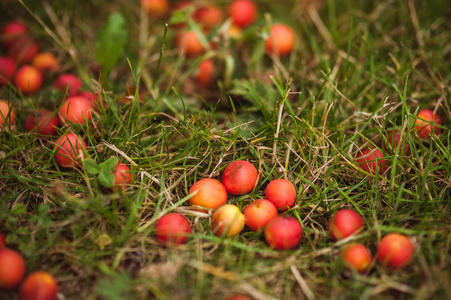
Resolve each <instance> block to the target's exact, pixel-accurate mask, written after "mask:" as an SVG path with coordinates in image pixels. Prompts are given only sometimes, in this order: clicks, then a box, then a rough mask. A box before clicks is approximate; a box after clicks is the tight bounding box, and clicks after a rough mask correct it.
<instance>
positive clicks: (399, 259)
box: [377, 233, 414, 269]
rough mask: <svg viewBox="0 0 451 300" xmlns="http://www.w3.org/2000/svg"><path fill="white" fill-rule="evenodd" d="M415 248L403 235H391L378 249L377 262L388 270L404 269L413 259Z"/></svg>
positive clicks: (386, 237)
mask: <svg viewBox="0 0 451 300" xmlns="http://www.w3.org/2000/svg"><path fill="white" fill-rule="evenodd" d="M413 252H414V247H413V244H412V242H411V241H410V239H409V238H408V237H407V236H405V235H402V234H398V233H389V234H387V235H386V236H385V237H384V238H383V239H382V240H381V242H380V243H379V246H378V247H377V261H378V262H379V263H380V264H381V265H382V266H384V267H386V268H388V269H402V268H404V267H405V266H406V265H407V264H408V263H409V262H410V260H411V259H412V257H413Z"/></svg>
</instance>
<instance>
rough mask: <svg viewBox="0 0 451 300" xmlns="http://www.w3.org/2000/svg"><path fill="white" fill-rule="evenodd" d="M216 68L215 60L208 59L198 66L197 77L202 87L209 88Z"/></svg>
mask: <svg viewBox="0 0 451 300" xmlns="http://www.w3.org/2000/svg"><path fill="white" fill-rule="evenodd" d="M214 71H215V66H214V64H213V60H211V59H206V60H204V61H202V62H201V63H200V64H199V65H198V66H197V75H196V77H195V79H196V81H197V83H198V84H199V85H200V86H202V87H205V88H207V87H209V86H210V85H211V84H212V82H213V79H214Z"/></svg>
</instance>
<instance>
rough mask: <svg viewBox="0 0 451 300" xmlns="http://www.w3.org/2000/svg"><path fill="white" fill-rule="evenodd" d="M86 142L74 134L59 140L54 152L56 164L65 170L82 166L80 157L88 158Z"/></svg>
mask: <svg viewBox="0 0 451 300" xmlns="http://www.w3.org/2000/svg"><path fill="white" fill-rule="evenodd" d="M84 151H86V144H85V142H84V141H83V140H82V139H81V137H79V136H78V135H75V134H73V133H67V134H65V135H62V136H61V137H59V138H58V140H56V142H55V147H54V148H53V152H54V153H55V161H56V163H57V164H58V165H59V166H60V167H63V168H75V167H76V166H77V165H79V164H80V161H79V157H80V156H82V157H83V158H84V157H86V155H85V153H84Z"/></svg>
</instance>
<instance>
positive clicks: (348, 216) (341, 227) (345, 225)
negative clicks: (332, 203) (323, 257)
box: [327, 209, 364, 241]
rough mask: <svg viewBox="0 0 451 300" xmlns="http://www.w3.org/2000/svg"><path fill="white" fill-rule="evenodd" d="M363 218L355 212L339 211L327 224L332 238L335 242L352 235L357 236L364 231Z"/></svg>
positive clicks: (348, 210)
mask: <svg viewBox="0 0 451 300" xmlns="http://www.w3.org/2000/svg"><path fill="white" fill-rule="evenodd" d="M363 226H364V223H363V219H362V217H361V216H360V215H359V214H358V213H356V212H355V211H353V210H350V209H342V210H339V211H337V212H336V213H335V214H334V215H333V216H332V218H331V219H330V220H329V223H328V224H327V228H328V230H329V233H330V237H331V238H332V240H334V241H339V240H342V239H344V238H347V237H348V236H350V235H351V234H357V233H359V232H360V231H362V230H363Z"/></svg>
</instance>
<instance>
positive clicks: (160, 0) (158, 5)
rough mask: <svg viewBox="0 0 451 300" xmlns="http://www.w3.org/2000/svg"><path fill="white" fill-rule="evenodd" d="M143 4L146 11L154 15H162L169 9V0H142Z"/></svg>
mask: <svg viewBox="0 0 451 300" xmlns="http://www.w3.org/2000/svg"><path fill="white" fill-rule="evenodd" d="M141 5H142V7H143V9H144V11H145V12H146V13H147V14H148V15H149V16H153V17H162V16H164V15H165V14H166V13H167V12H168V10H169V4H168V1H167V0H141Z"/></svg>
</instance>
